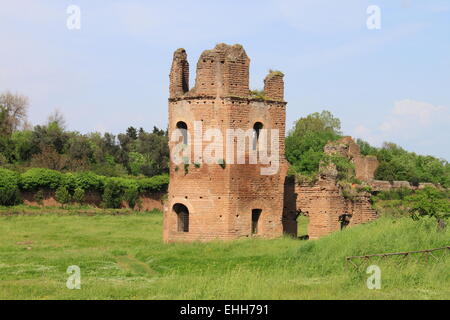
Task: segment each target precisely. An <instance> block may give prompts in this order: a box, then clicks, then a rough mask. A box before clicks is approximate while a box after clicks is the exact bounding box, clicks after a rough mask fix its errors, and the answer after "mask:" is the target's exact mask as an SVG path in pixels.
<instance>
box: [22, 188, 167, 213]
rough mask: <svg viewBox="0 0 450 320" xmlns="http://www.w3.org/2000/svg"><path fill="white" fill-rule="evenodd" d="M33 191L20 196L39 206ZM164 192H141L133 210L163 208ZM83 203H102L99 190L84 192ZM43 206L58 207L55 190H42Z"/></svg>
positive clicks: (98, 204) (30, 204)
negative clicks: (138, 204) (137, 203)
mask: <svg viewBox="0 0 450 320" xmlns="http://www.w3.org/2000/svg"><path fill="white" fill-rule="evenodd" d="M35 195H36V193H35V192H22V193H21V197H22V199H23V203H24V204H26V205H29V206H39V204H38V203H37V201H36V200H35ZM165 195H166V194H165V193H161V192H156V193H147V194H143V195H141V196H140V197H139V199H140V200H141V203H142V205H141V206H140V208H139V207H138V206H136V207H135V208H133V209H135V210H142V211H152V210H155V209H156V210H160V211H163V209H164V201H163V199H164V197H165ZM83 204H87V205H90V206H93V207H101V204H102V195H101V193H99V192H89V191H88V192H86V193H85V196H84V201H83ZM42 205H43V206H46V207H47V206H48V207H59V206H61V204H60V203H59V202H58V201H56V199H55V192H54V191H52V190H44V198H43V200H42ZM121 208H129V205H128V203H126V202H125V201H124V202H123V203H122V205H121Z"/></svg>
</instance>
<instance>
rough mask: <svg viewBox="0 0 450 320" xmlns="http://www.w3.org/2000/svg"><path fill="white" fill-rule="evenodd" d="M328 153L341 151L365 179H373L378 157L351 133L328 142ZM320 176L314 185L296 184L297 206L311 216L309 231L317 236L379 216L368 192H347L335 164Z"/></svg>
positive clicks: (360, 176)
mask: <svg viewBox="0 0 450 320" xmlns="http://www.w3.org/2000/svg"><path fill="white" fill-rule="evenodd" d="M324 152H325V153H327V154H336V153H337V154H340V155H342V156H344V157H347V158H349V159H350V160H351V161H352V162H353V163H354V165H355V176H356V178H357V179H359V180H361V181H364V182H366V183H367V182H372V181H373V177H374V173H375V170H376V169H377V167H378V160H377V159H376V158H374V157H365V156H362V155H361V153H360V150H359V146H358V145H357V144H356V143H355V142H354V141H353V139H352V138H351V137H344V138H342V139H340V140H338V141H335V142H331V143H328V144H327V145H326V146H325V147H324ZM323 169H326V170H322V174H321V175H320V176H319V180H318V181H317V182H316V183H315V184H314V185H308V184H300V185H297V186H296V193H297V210H300V211H301V212H302V213H303V214H306V215H308V216H309V225H308V235H309V238H310V239H317V238H320V237H322V236H325V235H328V234H330V233H332V232H334V231H338V230H341V228H344V227H351V226H354V225H357V224H361V223H365V222H369V221H372V220H374V219H376V218H377V217H378V216H377V212H376V211H375V210H374V209H373V208H372V205H371V202H370V197H371V194H370V193H368V192H362V191H360V192H356V188H357V186H353V188H354V189H355V190H354V192H352V195H351V197H349V196H347V197H345V196H344V193H343V190H342V188H341V187H340V186H339V185H338V183H337V181H336V176H337V171H336V169H335V167H334V166H331V167H330V168H323Z"/></svg>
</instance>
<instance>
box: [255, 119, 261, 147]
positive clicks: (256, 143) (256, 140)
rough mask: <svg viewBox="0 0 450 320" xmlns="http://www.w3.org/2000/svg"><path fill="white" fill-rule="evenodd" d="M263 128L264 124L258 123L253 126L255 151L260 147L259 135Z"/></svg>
mask: <svg viewBox="0 0 450 320" xmlns="http://www.w3.org/2000/svg"><path fill="white" fill-rule="evenodd" d="M262 128H263V124H262V123H261V122H256V123H255V124H254V125H253V150H256V149H257V147H258V140H259V133H260V131H261V129H262Z"/></svg>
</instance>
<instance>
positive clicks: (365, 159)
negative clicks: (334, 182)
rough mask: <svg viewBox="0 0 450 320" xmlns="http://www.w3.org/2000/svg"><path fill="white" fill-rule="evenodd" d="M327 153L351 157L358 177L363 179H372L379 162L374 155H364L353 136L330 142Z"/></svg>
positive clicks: (326, 148) (326, 147) (326, 149)
mask: <svg viewBox="0 0 450 320" xmlns="http://www.w3.org/2000/svg"><path fill="white" fill-rule="evenodd" d="M324 151H325V153H327V154H334V153H338V154H340V155H342V156H344V157H347V158H349V159H350V160H351V161H352V162H353V164H354V165H355V176H356V179H358V180H361V181H366V182H368V181H372V180H373V179H374V176H375V171H376V170H377V168H378V166H379V162H378V160H377V158H376V157H374V156H363V155H361V152H360V150H359V146H358V145H357V144H356V143H355V142H354V141H353V139H352V137H343V138H341V139H339V140H337V141H335V142H331V143H328V144H327V145H326V146H325V148H324Z"/></svg>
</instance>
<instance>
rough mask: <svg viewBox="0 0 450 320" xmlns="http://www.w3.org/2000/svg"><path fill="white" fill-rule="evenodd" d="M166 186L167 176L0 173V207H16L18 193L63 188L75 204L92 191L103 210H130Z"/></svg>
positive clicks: (38, 171)
mask: <svg viewBox="0 0 450 320" xmlns="http://www.w3.org/2000/svg"><path fill="white" fill-rule="evenodd" d="M168 184H169V176H168V175H167V174H163V175H159V176H154V177H151V178H143V179H139V178H122V177H105V176H100V175H97V174H95V173H92V172H76V173H72V172H69V173H61V172H59V171H55V170H50V169H43V168H32V169H29V170H28V171H26V172H24V173H22V174H18V173H16V172H14V171H11V170H7V169H0V193H1V194H0V198H1V199H0V205H14V204H16V203H19V202H20V192H19V191H30V192H39V190H53V191H56V190H58V189H60V188H64V189H65V190H66V191H67V192H68V193H70V194H73V195H74V194H75V193H76V191H77V190H78V191H77V194H78V195H79V197H77V198H78V200H77V201H79V200H80V199H83V198H84V193H85V192H88V191H92V192H98V193H101V194H102V195H103V202H104V205H105V206H107V207H111V208H116V207H120V204H121V202H122V201H127V202H128V203H129V205H130V206H131V207H134V205H135V204H138V200H139V195H141V194H144V193H154V192H165V191H167V186H168Z"/></svg>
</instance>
